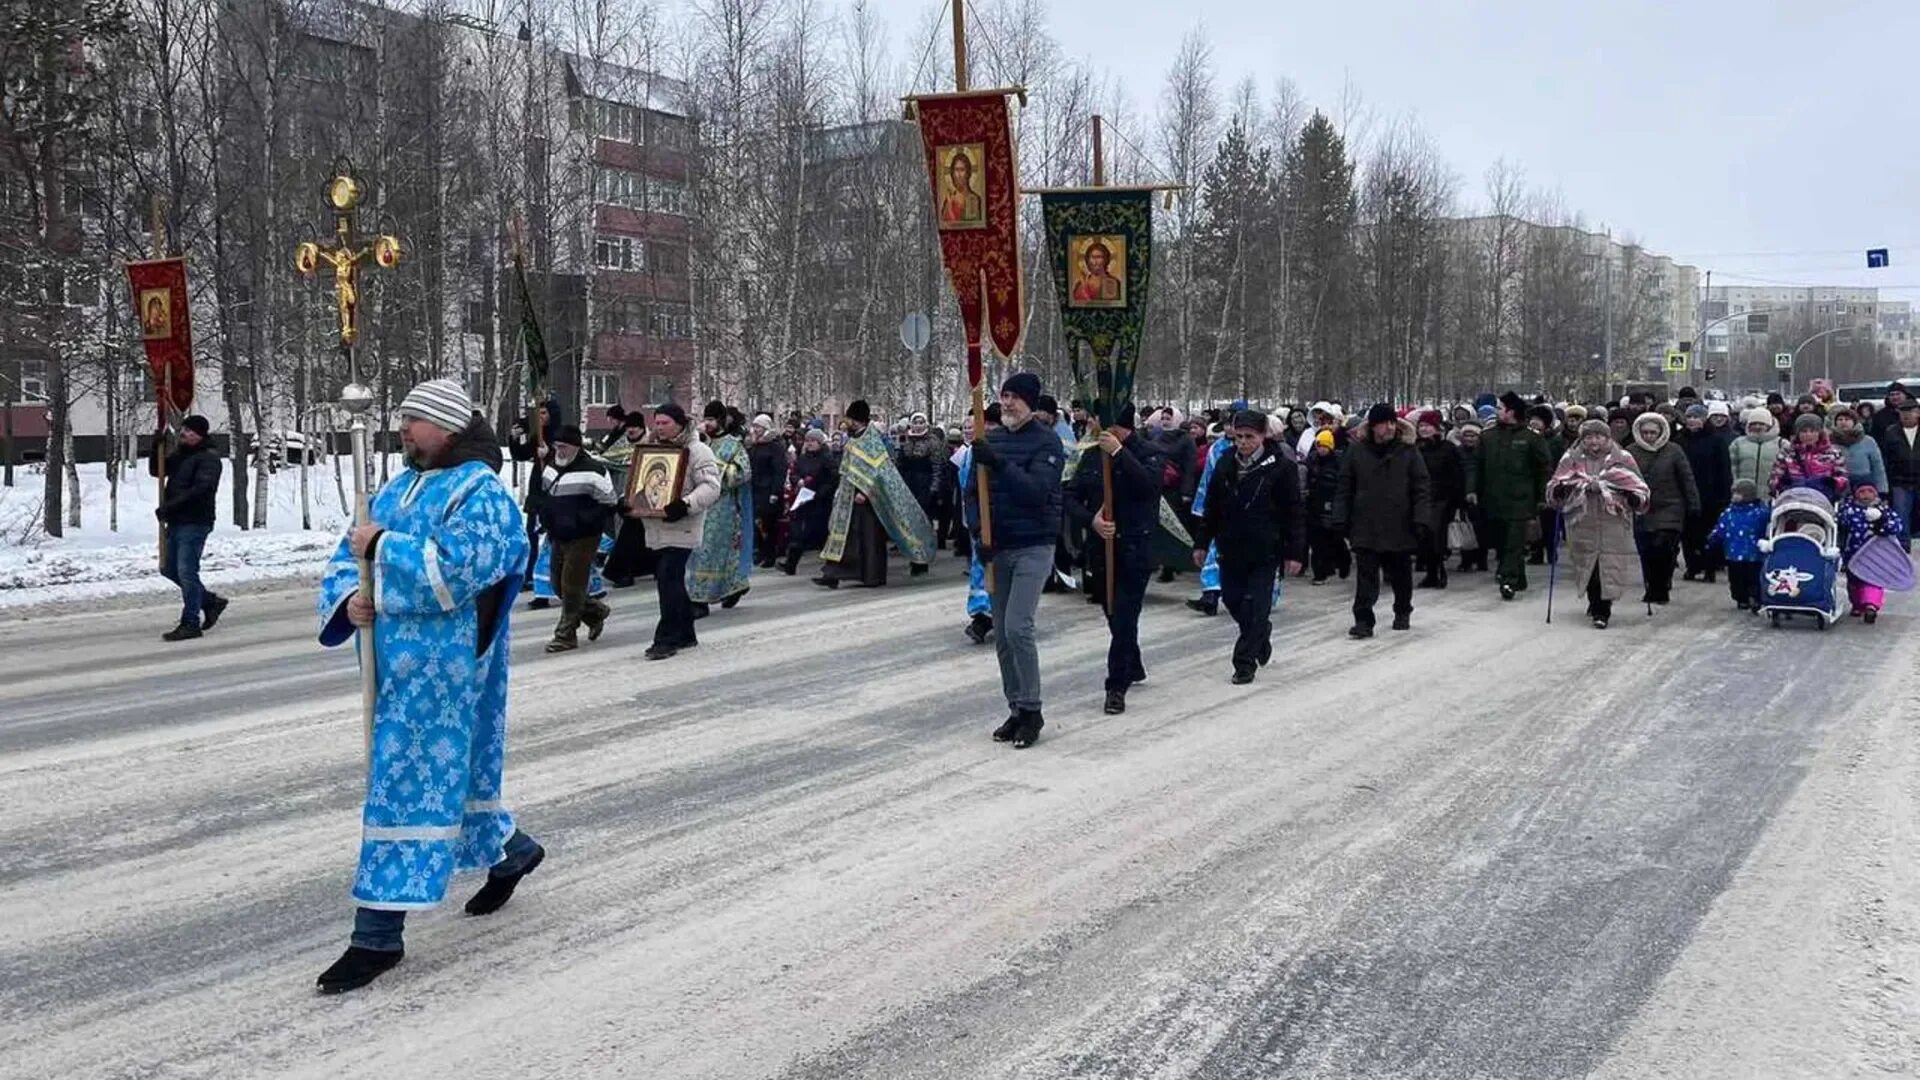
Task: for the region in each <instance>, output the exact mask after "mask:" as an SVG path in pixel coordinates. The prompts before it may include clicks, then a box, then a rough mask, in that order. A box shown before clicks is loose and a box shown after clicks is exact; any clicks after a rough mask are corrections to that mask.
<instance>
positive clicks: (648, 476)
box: [627, 445, 687, 518]
mask: <svg viewBox="0 0 1920 1080" xmlns="http://www.w3.org/2000/svg"><path fill="white" fill-rule="evenodd" d="M686 481H687V448H686V447H684V446H651V445H642V446H640V447H639V448H637V449H636V450H635V451H634V454H633V471H632V472H631V473H629V474H628V476H627V505H629V506H631V507H632V508H633V510H634V516H636V517H652V518H657V517H665V516H666V512H667V506H668V505H669V504H671V503H672V502H673V501H674V500H675V499H678V498H679V497H680V495H681V489H682V488H683V487H685V486H686Z"/></svg>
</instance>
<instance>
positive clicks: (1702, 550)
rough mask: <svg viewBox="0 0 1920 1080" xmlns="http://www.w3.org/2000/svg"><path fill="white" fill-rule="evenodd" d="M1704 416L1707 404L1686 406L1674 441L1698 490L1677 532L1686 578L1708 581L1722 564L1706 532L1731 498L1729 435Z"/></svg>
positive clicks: (1720, 556)
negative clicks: (1696, 501) (1691, 510)
mask: <svg viewBox="0 0 1920 1080" xmlns="http://www.w3.org/2000/svg"><path fill="white" fill-rule="evenodd" d="M1707 419H1708V417H1707V406H1705V405H1689V406H1687V411H1686V413H1685V415H1684V418H1683V419H1682V420H1681V427H1680V434H1679V436H1678V439H1677V440H1676V441H1678V442H1679V444H1680V451H1681V452H1682V453H1684V454H1685V455H1686V456H1687V465H1688V467H1690V468H1691V469H1692V470H1693V483H1694V487H1695V488H1696V489H1697V490H1698V491H1699V493H1700V506H1699V509H1698V511H1697V512H1696V513H1693V514H1690V515H1688V517H1687V520H1686V524H1685V525H1684V526H1683V527H1682V529H1681V534H1680V545H1681V548H1682V550H1684V551H1685V553H1686V557H1687V580H1688V581H1695V580H1705V581H1707V582H1709V583H1711V582H1713V581H1714V580H1715V575H1716V574H1718V573H1719V572H1720V569H1721V567H1723V566H1725V565H1726V560H1725V558H1723V557H1722V553H1721V550H1720V548H1719V547H1718V546H1717V545H1709V544H1708V543H1707V535H1708V534H1709V533H1711V532H1713V527H1714V526H1715V525H1717V524H1719V522H1720V514H1721V512H1722V511H1724V510H1726V508H1727V504H1729V503H1731V502H1732V501H1733V456H1732V450H1731V447H1732V445H1733V436H1732V433H1731V432H1730V431H1728V430H1727V429H1725V428H1715V427H1713V426H1712V425H1710V424H1709V423H1708V422H1707Z"/></svg>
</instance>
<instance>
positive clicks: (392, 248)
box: [293, 172, 400, 382]
mask: <svg viewBox="0 0 1920 1080" xmlns="http://www.w3.org/2000/svg"><path fill="white" fill-rule="evenodd" d="M327 201H328V202H329V203H331V204H333V210H334V222H335V232H334V236H335V237H336V239H335V240H334V242H333V244H332V245H331V246H328V247H322V246H321V245H319V244H317V243H314V242H312V241H309V242H307V243H304V244H301V245H300V246H299V248H297V249H295V251H294V255H293V263H294V266H295V267H297V268H298V269H299V271H300V272H301V273H302V274H307V275H309V276H310V275H312V274H313V272H314V271H316V270H318V269H320V264H321V263H326V264H327V265H328V266H331V267H333V287H334V293H335V300H336V302H337V304H338V305H339V309H340V344H341V347H342V348H343V349H347V350H351V349H352V347H353V345H354V343H355V342H357V341H358V340H359V338H360V323H359V311H360V290H359V287H358V285H357V279H358V277H359V273H360V264H361V263H362V262H365V261H366V260H367V259H368V258H371V259H373V261H374V262H375V263H377V264H379V265H380V266H382V267H386V268H388V269H391V268H392V267H394V266H395V265H397V264H398V263H399V262H400V241H399V240H398V239H397V238H396V237H393V236H391V235H387V234H382V235H381V236H380V237H379V238H378V239H376V240H374V242H373V243H371V244H369V245H367V246H366V247H363V248H355V246H354V238H353V208H354V207H356V206H358V205H359V204H360V185H359V184H358V183H356V182H355V181H354V179H353V177H351V176H349V175H347V174H346V173H344V172H343V173H341V174H340V175H339V176H336V177H334V178H333V180H332V181H331V182H330V183H328V184H327ZM357 375H358V373H357V372H355V373H354V376H355V377H353V378H352V381H354V382H358V381H359V379H358V378H357Z"/></svg>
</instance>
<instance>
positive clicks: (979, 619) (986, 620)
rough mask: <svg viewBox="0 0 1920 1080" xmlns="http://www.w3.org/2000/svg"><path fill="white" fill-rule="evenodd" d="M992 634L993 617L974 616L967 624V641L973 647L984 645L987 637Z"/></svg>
mask: <svg viewBox="0 0 1920 1080" xmlns="http://www.w3.org/2000/svg"><path fill="white" fill-rule="evenodd" d="M991 633H993V616H991V615H975V616H974V617H973V619H972V620H971V621H970V622H968V623H967V640H968V641H971V642H973V643H974V644H975V645H985V644H986V643H987V635H988V634H991Z"/></svg>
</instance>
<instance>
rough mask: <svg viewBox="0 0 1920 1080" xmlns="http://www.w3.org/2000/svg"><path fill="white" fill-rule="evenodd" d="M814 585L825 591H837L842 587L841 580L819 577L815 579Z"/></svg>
mask: <svg viewBox="0 0 1920 1080" xmlns="http://www.w3.org/2000/svg"><path fill="white" fill-rule="evenodd" d="M813 583H814V584H815V585H818V586H820V587H821V588H823V589H837V588H839V587H840V579H839V578H830V577H817V578H814V579H813Z"/></svg>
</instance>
